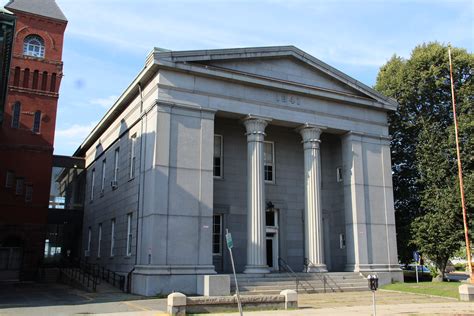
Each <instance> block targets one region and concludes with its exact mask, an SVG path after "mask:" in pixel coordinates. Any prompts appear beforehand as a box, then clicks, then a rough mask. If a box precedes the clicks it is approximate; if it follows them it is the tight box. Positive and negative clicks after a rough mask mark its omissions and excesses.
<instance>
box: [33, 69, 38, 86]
mask: <svg viewBox="0 0 474 316" xmlns="http://www.w3.org/2000/svg"><path fill="white" fill-rule="evenodd" d="M38 77H39V71H38V70H35V71H34V72H33V84H32V86H31V88H32V89H38Z"/></svg>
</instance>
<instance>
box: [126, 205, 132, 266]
mask: <svg viewBox="0 0 474 316" xmlns="http://www.w3.org/2000/svg"><path fill="white" fill-rule="evenodd" d="M132 215H133V213H128V214H127V249H126V256H127V257H129V256H131V255H132Z"/></svg>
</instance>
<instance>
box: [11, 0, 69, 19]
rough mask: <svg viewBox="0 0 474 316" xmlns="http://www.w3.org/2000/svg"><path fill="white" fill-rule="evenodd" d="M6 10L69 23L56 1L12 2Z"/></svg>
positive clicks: (30, 0)
mask: <svg viewBox="0 0 474 316" xmlns="http://www.w3.org/2000/svg"><path fill="white" fill-rule="evenodd" d="M5 8H7V9H10V10H15V11H22V12H26V13H32V14H36V15H41V16H44V17H48V18H53V19H56V20H60V21H67V19H66V16H65V15H64V13H63V12H62V11H61V9H60V8H59V6H58V5H57V4H56V1H54V0H10V2H8V3H7V4H6V5H5Z"/></svg>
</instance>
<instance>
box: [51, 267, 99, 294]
mask: <svg viewBox="0 0 474 316" xmlns="http://www.w3.org/2000/svg"><path fill="white" fill-rule="evenodd" d="M60 278H61V280H63V281H68V282H73V281H75V282H78V283H80V284H81V285H82V286H85V287H87V288H90V289H91V290H92V291H94V292H95V291H96V290H97V285H98V284H99V281H100V280H99V279H98V277H97V276H96V275H94V274H93V273H91V271H90V270H89V269H83V268H82V267H81V263H80V262H79V264H77V265H72V264H71V265H68V266H64V267H61V268H60ZM66 278H67V279H68V280H65V279H66Z"/></svg>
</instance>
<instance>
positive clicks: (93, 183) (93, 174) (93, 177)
mask: <svg viewBox="0 0 474 316" xmlns="http://www.w3.org/2000/svg"><path fill="white" fill-rule="evenodd" d="M91 177H92V178H91V196H90V201H94V185H95V168H93V169H92V174H91Z"/></svg>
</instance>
